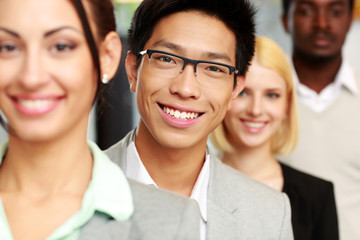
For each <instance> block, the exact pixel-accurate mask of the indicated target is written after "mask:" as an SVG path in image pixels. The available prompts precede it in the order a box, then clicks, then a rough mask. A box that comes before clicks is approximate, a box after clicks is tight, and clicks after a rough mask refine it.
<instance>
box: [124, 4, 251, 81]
mask: <svg viewBox="0 0 360 240" xmlns="http://www.w3.org/2000/svg"><path fill="white" fill-rule="evenodd" d="M185 11H199V12H201V13H205V14H207V15H209V16H212V17H215V18H217V19H218V20H220V21H222V22H223V23H224V24H225V25H226V26H227V27H228V28H229V29H230V30H231V31H232V32H233V33H234V35H235V37H236V68H237V69H238V70H239V75H241V76H244V75H245V73H246V71H247V69H248V66H249V64H250V61H251V59H252V57H253V55H254V49H255V46H254V45H255V23H254V15H255V9H254V8H253V6H252V5H251V4H250V2H249V1H248V0H144V1H143V2H142V3H141V4H140V6H139V7H138V8H137V10H136V12H135V14H134V16H133V19H132V23H131V26H130V29H129V32H128V44H129V48H130V50H131V52H132V53H133V54H136V55H138V53H139V52H140V51H142V50H144V49H143V48H144V46H145V44H146V42H147V41H148V40H149V39H150V38H151V35H152V33H153V31H154V28H155V26H156V24H157V23H158V22H159V21H160V20H161V19H162V18H164V17H166V16H169V15H171V14H174V13H178V12H185ZM209 30H210V31H211V28H209ZM140 60H141V57H140V55H138V65H139V62H140Z"/></svg>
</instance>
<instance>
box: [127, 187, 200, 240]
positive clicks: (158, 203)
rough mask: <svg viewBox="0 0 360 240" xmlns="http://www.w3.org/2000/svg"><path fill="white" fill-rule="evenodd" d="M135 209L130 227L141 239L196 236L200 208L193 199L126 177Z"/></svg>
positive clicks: (192, 237) (198, 234)
mask: <svg viewBox="0 0 360 240" xmlns="http://www.w3.org/2000/svg"><path fill="white" fill-rule="evenodd" d="M129 183H130V187H131V190H132V194H133V200H134V205H135V211H134V215H133V219H132V220H133V227H134V228H135V229H137V230H136V231H144V230H146V231H144V232H143V234H142V235H143V238H142V239H154V240H155V239H184V240H185V239H188V240H192V239H199V236H200V232H199V222H200V210H199V208H198V206H197V204H196V202H195V201H194V200H191V199H189V198H186V197H183V196H180V195H178V194H175V193H171V192H168V191H166V190H162V189H158V188H156V187H155V186H152V185H144V184H142V183H139V182H136V181H134V180H129Z"/></svg>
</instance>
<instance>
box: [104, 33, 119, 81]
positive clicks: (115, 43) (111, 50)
mask: <svg viewBox="0 0 360 240" xmlns="http://www.w3.org/2000/svg"><path fill="white" fill-rule="evenodd" d="M121 50H122V46H121V41H120V37H119V35H118V34H117V33H116V32H114V31H111V32H109V33H108V34H107V35H106V36H105V39H104V40H103V41H102V42H101V44H100V68H101V76H102V75H103V74H107V76H108V78H109V79H112V78H113V77H114V76H115V73H116V71H117V69H118V67H119V64H120V59H121Z"/></svg>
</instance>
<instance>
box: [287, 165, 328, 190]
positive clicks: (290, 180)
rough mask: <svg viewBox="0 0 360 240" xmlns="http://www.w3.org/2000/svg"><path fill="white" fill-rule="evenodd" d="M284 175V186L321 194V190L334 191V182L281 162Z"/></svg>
mask: <svg viewBox="0 0 360 240" xmlns="http://www.w3.org/2000/svg"><path fill="white" fill-rule="evenodd" d="M280 164H281V168H282V171H283V176H284V187H296V188H297V189H303V190H304V191H305V192H307V193H309V194H315V196H316V195H317V196H318V195H319V194H320V193H321V192H324V191H325V192H328V191H331V192H333V188H334V186H333V183H332V182H330V181H327V180H325V179H322V178H319V177H316V176H313V175H311V174H308V173H305V172H302V171H299V170H297V169H295V168H292V167H290V166H288V165H286V164H283V163H280Z"/></svg>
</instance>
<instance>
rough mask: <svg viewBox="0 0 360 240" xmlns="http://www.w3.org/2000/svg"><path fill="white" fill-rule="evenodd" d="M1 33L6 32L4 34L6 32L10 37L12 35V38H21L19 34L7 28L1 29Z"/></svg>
mask: <svg viewBox="0 0 360 240" xmlns="http://www.w3.org/2000/svg"><path fill="white" fill-rule="evenodd" d="M0 31H4V32H6V33H8V34H10V35H12V36H14V37H16V38H20V35H19V34H17V33H16V32H14V31H11V30H9V29H7V28H4V27H0Z"/></svg>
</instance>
